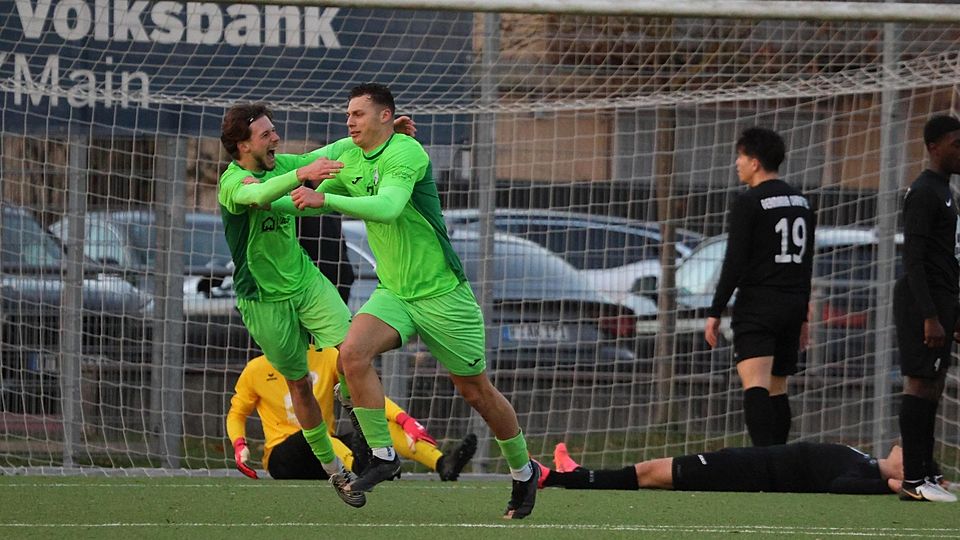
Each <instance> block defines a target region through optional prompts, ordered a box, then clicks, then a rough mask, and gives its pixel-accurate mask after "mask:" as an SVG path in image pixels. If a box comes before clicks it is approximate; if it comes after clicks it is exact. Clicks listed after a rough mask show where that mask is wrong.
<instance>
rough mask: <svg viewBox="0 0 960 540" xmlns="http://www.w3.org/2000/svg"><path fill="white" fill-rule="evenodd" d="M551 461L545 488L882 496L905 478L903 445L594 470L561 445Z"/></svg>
mask: <svg viewBox="0 0 960 540" xmlns="http://www.w3.org/2000/svg"><path fill="white" fill-rule="evenodd" d="M553 461H554V469H552V470H551V469H547V468H546V467H544V466H543V465H540V467H541V469H540V487H541V488H545V487H551V486H559V487H565V488H567V489H673V490H678V491H744V492H746V491H765V492H781V493H848V494H860V495H870V494H877V495H879V494H884V493H886V494H892V493H896V492H897V490H899V489H900V483H901V480H902V479H903V462H902V455H901V452H900V447H899V446H894V447H893V449H892V450H891V451H890V454H889V455H888V456H887V457H886V458H885V459H876V458H873V457H871V456H869V455H868V454H864V453H863V452H860V451H859V450H857V449H855V448H851V447H849V446H845V445H842V444H821V443H793V444H779V445H775V446H764V447H751V448H724V449H723V450H720V451H718V452H704V453H701V454H691V455H687V456H681V457H677V458H660V459H651V460H648V461H643V462H640V463H637V464H636V465H631V466H628V467H623V468H621V469H609V470H590V469H585V468H583V467H581V466H580V465H578V464H577V463H576V462H575V461H574V460H573V459H572V458H571V457H570V454H569V453H568V452H567V447H566V445H564V444H563V443H560V444H558V445H557V447H556V448H555V449H554V452H553Z"/></svg>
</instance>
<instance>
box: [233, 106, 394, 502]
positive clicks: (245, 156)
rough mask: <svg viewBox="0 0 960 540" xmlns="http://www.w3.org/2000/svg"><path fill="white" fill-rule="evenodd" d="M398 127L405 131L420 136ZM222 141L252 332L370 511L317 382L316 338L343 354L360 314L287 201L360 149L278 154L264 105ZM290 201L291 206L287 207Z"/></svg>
mask: <svg viewBox="0 0 960 540" xmlns="http://www.w3.org/2000/svg"><path fill="white" fill-rule="evenodd" d="M397 120H398V122H397V125H398V129H401V130H405V129H412V127H411V126H409V125H404V123H403V122H402V121H401V119H397ZM220 141H221V142H222V143H223V146H224V148H225V149H226V150H227V152H228V153H229V154H230V156H231V157H233V161H232V162H231V163H230V165H229V166H228V167H227V169H226V170H225V171H224V172H223V174H222V175H221V176H220V183H219V189H218V192H217V197H218V200H219V202H220V211H221V212H220V213H221V215H222V217H223V224H224V232H225V234H226V237H227V244H228V245H229V246H230V252H231V254H232V256H233V263H234V265H235V270H234V276H233V277H234V290H235V291H236V295H237V308H238V309H239V310H240V313H241V315H242V316H243V324H244V326H246V327H247V330H248V331H249V332H250V335H251V336H252V337H253V339H255V340H256V342H257V344H258V345H259V346H260V348H261V349H262V350H263V351H264V352H265V353H266V355H267V357H268V358H270V362H271V364H272V365H273V367H274V368H275V369H276V370H277V371H278V372H279V373H280V374H281V375H282V376H283V377H284V379H285V380H286V382H287V386H288V387H289V389H290V398H291V403H292V408H293V410H294V414H295V415H296V418H297V421H298V423H299V424H300V426H301V428H302V430H303V436H304V438H305V440H306V441H307V443H308V444H309V445H310V448H311V450H312V451H313V453H314V454H315V455H316V456H317V459H319V460H320V462H321V464H322V466H323V469H324V470H325V471H326V472H327V473H328V474H329V475H330V482H331V483H332V484H333V486H334V488H335V489H336V490H337V494H338V495H340V498H341V499H343V500H344V501H345V502H346V503H347V504H349V505H351V506H355V507H359V506H363V504H364V503H365V502H366V497H365V496H363V494H362V493H357V492H350V491H347V490H346V489H345V488H346V486H347V485H348V484H349V483H350V482H351V481H352V479H353V478H352V477H351V476H350V474H349V473H348V472H347V471H345V470H343V471H341V469H342V465H341V464H340V463H339V462H338V460H337V459H336V455H335V454H334V451H333V444H332V442H331V441H330V437H329V435H328V434H327V427H326V425H325V424H324V421H323V417H322V415H321V412H320V407H319V406H318V405H317V401H316V399H315V398H314V395H313V391H312V389H311V384H310V381H309V379H308V378H307V358H306V350H307V344H308V341H307V339H308V336H312V337H313V340H314V345H315V346H317V347H319V348H325V347H331V346H336V345H339V344H340V343H342V342H343V338H344V336H345V335H346V331H347V327H348V326H349V324H350V311H349V310H348V309H347V306H346V304H344V303H343V301H342V300H341V298H340V295H339V293H338V292H337V289H336V287H334V285H333V284H332V283H330V280H328V279H326V278H325V277H323V275H321V273H320V271H319V270H318V269H317V267H316V266H315V265H314V263H313V262H312V261H311V260H310V259H309V258H308V257H307V255H306V253H305V252H304V251H303V249H302V248H301V247H300V245H299V244H298V243H297V237H296V231H295V227H294V223H293V219H292V218H291V217H290V214H296V213H297V212H296V209H295V208H294V207H293V205H292V203H290V201H289V196H287V194H288V193H289V192H290V190H292V189H293V188H294V187H297V186H299V185H300V184H301V183H303V182H308V181H309V182H321V181H323V180H325V179H327V178H331V177H332V176H333V175H334V174H335V173H336V172H337V171H339V170H340V167H341V166H342V164H341V163H340V162H336V161H331V160H330V159H328V158H330V157H336V156H337V155H339V154H340V153H342V152H344V151H345V150H347V149H348V148H351V147H353V146H354V145H353V142H352V141H350V140H349V139H342V140H340V141H337V142H335V143H333V144H331V145H328V146H325V147H323V148H320V149H317V150H314V151H313V152H310V153H307V154H302V155H292V154H278V153H277V148H278V146H279V145H280V136H279V135H278V134H277V130H276V128H275V127H274V125H273V115H272V113H271V112H270V110H269V109H268V108H267V107H266V106H265V105H263V104H242V105H236V106H234V107H231V108H230V109H229V110H228V111H227V113H226V115H225V116H224V119H223V125H222V129H221V135H220ZM251 179H254V181H250V180H251ZM284 196H287V197H286V199H287V201H286V202H287V203H288V204H286V205H284V204H280V203H279V202H278V199H280V198H282V197H284ZM338 471H339V473H338Z"/></svg>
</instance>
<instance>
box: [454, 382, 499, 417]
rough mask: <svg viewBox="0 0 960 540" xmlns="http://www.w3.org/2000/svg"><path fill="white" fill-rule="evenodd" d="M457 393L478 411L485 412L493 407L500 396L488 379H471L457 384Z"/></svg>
mask: <svg viewBox="0 0 960 540" xmlns="http://www.w3.org/2000/svg"><path fill="white" fill-rule="evenodd" d="M457 391H458V392H460V395H461V396H463V399H464V400H465V401H466V402H467V403H468V404H470V406H471V407H473V408H474V409H476V410H477V411H484V410H487V409H489V408H490V407H492V406H493V405H494V404H495V403H496V399H497V398H498V397H499V395H500V394H499V392H497V390H496V388H494V387H493V385H492V384H490V381H489V379H487V378H486V377H478V378H472V377H471V378H470V379H468V380H466V381H461V382H460V383H459V384H457Z"/></svg>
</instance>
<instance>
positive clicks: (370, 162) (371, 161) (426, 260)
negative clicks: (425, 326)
mask: <svg viewBox="0 0 960 540" xmlns="http://www.w3.org/2000/svg"><path fill="white" fill-rule="evenodd" d="M338 159H339V160H340V161H342V162H343V164H344V167H343V169H342V170H341V171H340V173H339V174H337V176H336V180H337V181H338V182H339V185H338V186H337V187H338V188H340V189H337V190H336V193H346V194H347V195H349V196H350V197H354V198H356V197H366V196H370V195H376V194H377V193H378V192H379V190H380V189H381V188H383V187H385V186H393V187H397V188H402V189H403V190H404V191H405V192H406V193H408V194H409V196H410V198H409V200H408V201H407V203H406V205H404V207H403V210H402V211H401V212H400V215H399V217H397V219H396V220H394V221H393V222H391V223H381V222H377V221H372V220H365V221H364V222H365V224H366V227H367V241H368V242H369V243H370V249H371V250H372V251H373V255H374V257H375V258H376V260H377V277H378V278H379V279H380V286H381V287H385V288H386V289H388V290H390V291H391V292H393V293H394V294H396V295H397V296H398V297H400V298H402V299H405V300H416V299H419V298H429V297H432V296H437V295H440V294H444V293H447V292H450V291H452V290H453V289H455V288H456V287H457V285H459V284H460V282H462V281H465V280H466V277H465V276H464V273H463V265H462V263H461V262H460V258H459V257H458V256H457V254H456V253H455V252H454V251H453V247H452V246H451V245H450V238H449V236H448V235H447V227H446V225H445V224H444V222H443V215H442V213H441V210H440V196H439V194H438V193H437V185H436V183H435V182H434V180H433V170H432V167H431V164H430V158H429V156H427V153H426V152H425V151H424V150H423V147H422V146H420V143H419V142H417V140H416V139H414V138H412V137H408V136H406V135H402V134H394V135H393V136H391V137H390V139H388V140H387V142H385V143H384V144H383V145H382V146H380V147H379V148H377V149H376V150H374V151H373V152H372V153H370V155H364V152H363V150H361V149H360V148H359V147H356V146H355V147H353V148H351V149H348V150H346V151H345V152H343V153H342V154H340V156H339V157H338ZM331 199H334V200H336V196H335V195H331V196H328V203H327V206H329V207H331V208H332V209H334V210H337V211H340V212H343V213H344V214H347V215H349V214H350V204H349V203H350V202H351V201H350V200H349V199H345V200H343V201H342V202H341V203H339V204H337V203H336V202H332V201H330V200H331ZM331 202H332V204H331Z"/></svg>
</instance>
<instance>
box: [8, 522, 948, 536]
mask: <svg viewBox="0 0 960 540" xmlns="http://www.w3.org/2000/svg"><path fill="white" fill-rule="evenodd" d="M169 527H194V528H209V527H213V528H219V527H222V528H260V529H267V528H277V527H324V528H329V527H345V528H382V529H392V528H436V529H447V528H472V529H531V530H582V531H601V532H603V531H633V532H686V533H750V534H763V533H774V532H775V533H778V534H795V535H806V536H817V535H821V536H822V535H826V536H864V537H889V536H890V535H891V534H896V535H897V536H898V537H901V538H906V537H916V538H960V531H957V530H956V529H942V528H930V529H927V528H916V527H905V528H902V529H901V528H894V527H873V528H854V527H789V526H774V525H613V524H610V525H578V524H533V523H530V524H523V523H510V524H497V523H303V522H292V523H119V522H117V523H0V529H2V528H18V529H30V528H43V529H60V528H63V529H66V528H81V529H82V528H169ZM941 532H950V533H953V534H936V533H941Z"/></svg>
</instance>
